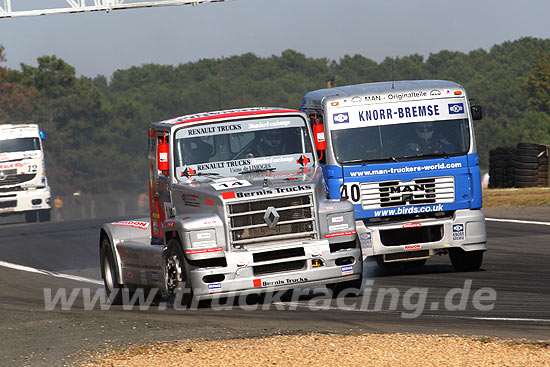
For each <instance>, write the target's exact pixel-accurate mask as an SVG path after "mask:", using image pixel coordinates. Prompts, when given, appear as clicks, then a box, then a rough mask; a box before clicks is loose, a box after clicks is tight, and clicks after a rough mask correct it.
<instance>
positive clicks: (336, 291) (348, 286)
mask: <svg viewBox="0 0 550 367" xmlns="http://www.w3.org/2000/svg"><path fill="white" fill-rule="evenodd" d="M362 280H363V278H362V276H361V278H359V279H353V280H348V281H346V282H340V283H331V284H327V288H328V289H330V290H331V291H332V298H337V297H340V295H341V294H342V293H344V291H346V290H348V291H347V292H345V294H346V295H350V294H352V295H355V296H356V295H358V294H359V291H360V290H361V282H362Z"/></svg>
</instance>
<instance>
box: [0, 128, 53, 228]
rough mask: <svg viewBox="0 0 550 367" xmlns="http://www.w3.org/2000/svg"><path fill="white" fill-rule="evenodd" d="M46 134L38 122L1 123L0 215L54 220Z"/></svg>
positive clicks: (32, 220) (43, 220)
mask: <svg viewBox="0 0 550 367" xmlns="http://www.w3.org/2000/svg"><path fill="white" fill-rule="evenodd" d="M44 137H45V133H44V132H43V131H40V130H39V129H38V125H35V124H20V125H15V124H14V125H12V124H3V125H0V216H5V215H10V214H24V215H25V220H26V221H27V222H36V221H37V220H40V221H41V222H45V221H49V220H50V218H51V215H50V210H51V206H50V197H51V195H50V187H49V186H48V180H47V179H46V168H45V165H44V151H43V149H42V140H43V139H44Z"/></svg>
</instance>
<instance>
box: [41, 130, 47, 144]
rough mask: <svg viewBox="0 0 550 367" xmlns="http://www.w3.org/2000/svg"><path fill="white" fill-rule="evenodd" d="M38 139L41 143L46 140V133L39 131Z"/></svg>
mask: <svg viewBox="0 0 550 367" xmlns="http://www.w3.org/2000/svg"><path fill="white" fill-rule="evenodd" d="M40 139H42V141H44V140H46V132H45V131H44V130H40Z"/></svg>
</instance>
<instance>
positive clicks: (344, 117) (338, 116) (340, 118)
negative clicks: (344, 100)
mask: <svg viewBox="0 0 550 367" xmlns="http://www.w3.org/2000/svg"><path fill="white" fill-rule="evenodd" d="M332 119H333V120H334V123H335V124H347V123H348V122H349V115H348V113H347V112H340V113H334V114H332Z"/></svg>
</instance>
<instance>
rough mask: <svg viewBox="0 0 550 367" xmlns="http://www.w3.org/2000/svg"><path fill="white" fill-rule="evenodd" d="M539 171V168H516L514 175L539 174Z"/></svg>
mask: <svg viewBox="0 0 550 367" xmlns="http://www.w3.org/2000/svg"><path fill="white" fill-rule="evenodd" d="M538 173H539V170H538V169H536V168H535V169H522V168H516V169H515V170H514V175H516V176H527V177H529V176H537V175H538Z"/></svg>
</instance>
